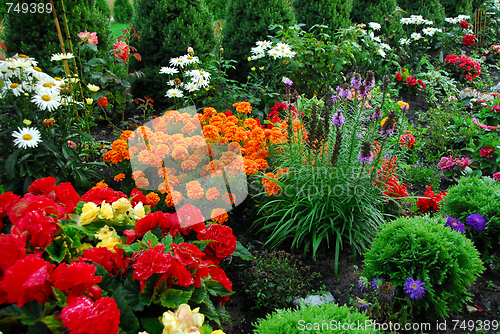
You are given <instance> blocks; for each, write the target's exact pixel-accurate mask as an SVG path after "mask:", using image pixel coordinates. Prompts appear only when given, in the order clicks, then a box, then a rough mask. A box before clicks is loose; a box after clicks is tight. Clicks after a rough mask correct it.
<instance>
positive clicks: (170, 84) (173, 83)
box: [167, 80, 175, 86]
mask: <svg viewBox="0 0 500 334" xmlns="http://www.w3.org/2000/svg"><path fill="white" fill-rule="evenodd" d="M167 85H169V86H175V82H174V80H169V81H167Z"/></svg>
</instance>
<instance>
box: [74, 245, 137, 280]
mask: <svg viewBox="0 0 500 334" xmlns="http://www.w3.org/2000/svg"><path fill="white" fill-rule="evenodd" d="M115 251H116V253H113V252H112V251H110V250H109V249H107V248H106V247H95V248H89V249H86V250H84V251H83V253H82V258H81V260H82V261H92V262H94V263H97V264H98V265H100V266H101V267H103V268H104V269H106V271H107V272H108V273H109V274H110V275H111V276H115V275H116V274H117V273H118V270H119V269H126V267H127V266H128V262H127V259H126V258H125V257H124V255H123V250H122V249H118V248H115Z"/></svg>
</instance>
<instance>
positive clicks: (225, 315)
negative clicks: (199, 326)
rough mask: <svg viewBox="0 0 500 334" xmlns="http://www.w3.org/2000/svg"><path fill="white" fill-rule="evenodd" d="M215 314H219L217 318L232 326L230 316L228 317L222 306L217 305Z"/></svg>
mask: <svg viewBox="0 0 500 334" xmlns="http://www.w3.org/2000/svg"><path fill="white" fill-rule="evenodd" d="M217 313H219V316H220V317H221V318H222V320H225V321H227V322H229V323H230V324H233V323H232V321H231V316H230V315H229V313H227V311H226V308H225V307H224V306H222V304H219V305H217Z"/></svg>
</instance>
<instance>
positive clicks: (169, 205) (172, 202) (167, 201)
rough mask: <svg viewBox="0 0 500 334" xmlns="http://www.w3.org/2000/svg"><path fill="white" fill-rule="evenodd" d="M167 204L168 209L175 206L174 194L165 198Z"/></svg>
mask: <svg viewBox="0 0 500 334" xmlns="http://www.w3.org/2000/svg"><path fill="white" fill-rule="evenodd" d="M165 204H166V205H167V206H168V207H173V206H174V205H175V204H174V200H173V199H172V194H170V193H168V194H167V196H165Z"/></svg>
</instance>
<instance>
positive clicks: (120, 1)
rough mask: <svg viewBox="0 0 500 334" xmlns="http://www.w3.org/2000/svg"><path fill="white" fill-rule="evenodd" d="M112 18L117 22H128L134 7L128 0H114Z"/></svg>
mask: <svg viewBox="0 0 500 334" xmlns="http://www.w3.org/2000/svg"><path fill="white" fill-rule="evenodd" d="M113 6H114V7H113V12H114V14H115V16H114V19H115V21H116V22H118V23H128V22H130V20H131V19H132V16H133V15H134V8H133V7H132V5H131V4H130V2H129V1H128V0H115V2H114V5H113Z"/></svg>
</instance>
